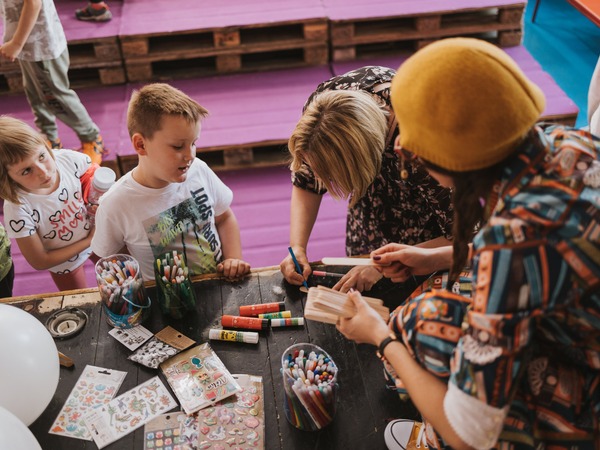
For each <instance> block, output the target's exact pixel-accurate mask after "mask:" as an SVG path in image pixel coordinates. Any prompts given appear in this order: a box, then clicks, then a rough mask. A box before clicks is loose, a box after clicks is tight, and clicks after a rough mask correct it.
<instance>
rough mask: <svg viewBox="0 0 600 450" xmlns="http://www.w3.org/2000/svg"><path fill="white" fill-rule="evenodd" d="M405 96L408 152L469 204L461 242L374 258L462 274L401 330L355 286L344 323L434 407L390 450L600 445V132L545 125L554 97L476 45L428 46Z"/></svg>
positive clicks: (405, 316) (401, 143) (405, 267)
mask: <svg viewBox="0 0 600 450" xmlns="http://www.w3.org/2000/svg"><path fill="white" fill-rule="evenodd" d="M391 98H392V106H393V108H394V111H395V113H396V118H397V119H398V124H399V127H400V129H401V130H402V133H401V134H400V137H399V138H398V140H397V143H396V144H397V145H396V151H397V152H398V153H400V154H401V155H402V157H403V158H404V159H405V160H407V161H408V160H413V159H418V160H419V161H420V162H421V163H422V164H423V165H424V166H425V167H426V168H427V170H428V171H429V173H430V174H431V175H432V176H433V177H434V178H436V179H437V180H438V181H439V182H440V183H441V184H442V185H444V186H448V187H451V188H452V189H453V202H454V206H455V209H454V230H453V237H454V238H453V246H452V247H447V248H445V249H442V250H436V251H433V250H424V249H415V248H410V247H406V246H402V245H397V244H390V245H387V246H384V247H383V248H381V249H378V250H376V251H374V252H373V253H372V254H371V258H372V259H374V260H376V261H378V262H379V263H380V264H381V266H380V270H381V272H382V273H383V274H384V276H386V277H390V278H396V279H402V278H403V277H405V276H406V275H407V273H417V274H418V273H425V271H426V270H427V271H429V270H431V268H435V269H449V270H450V272H449V276H448V281H447V283H446V286H445V287H444V286H443V285H444V283H440V282H437V281H436V282H433V283H432V285H433V286H438V287H437V288H435V287H434V288H432V289H424V292H422V293H420V294H419V295H414V296H412V297H411V298H409V299H408V300H407V302H405V303H404V304H403V305H402V306H400V307H399V308H398V309H397V310H396V311H395V312H394V313H393V314H392V316H391V319H390V321H389V324H386V323H385V322H384V321H383V320H382V319H381V318H380V317H379V316H378V314H377V313H375V312H374V311H373V310H372V309H371V308H370V307H369V306H368V305H367V303H366V302H365V301H364V300H363V299H362V298H361V295H360V294H359V293H358V292H351V293H350V294H349V298H350V299H351V301H352V302H353V304H354V305H355V307H356V310H357V312H356V314H355V315H354V316H353V317H351V318H348V319H341V320H340V322H338V324H337V328H338V330H339V331H341V332H342V333H343V334H344V335H345V336H346V337H347V338H349V339H352V340H354V341H356V342H359V343H368V344H373V345H375V346H378V353H379V355H380V357H381V359H382V360H383V362H384V366H385V367H386V369H387V372H388V373H389V374H390V375H391V379H392V380H393V382H394V383H395V386H396V387H397V389H398V391H399V392H402V393H404V394H407V395H408V396H409V397H410V399H411V400H412V402H413V403H414V405H415V406H416V407H417V409H418V410H419V412H420V413H421V417H422V419H423V423H421V422H415V421H412V420H403V419H398V420H394V421H392V422H390V423H389V424H388V426H387V428H386V430H385V433H384V435H385V440H386V444H387V445H388V448H390V449H403V448H414V447H408V446H409V445H412V444H415V443H416V444H415V445H416V446H417V447H418V446H420V445H426V446H428V447H429V448H447V447H452V448H454V449H464V448H476V449H489V448H502V449H516V448H518V449H526V448H528V449H534V448H535V449H539V448H552V449H590V450H591V449H598V448H600V161H599V150H600V141H599V140H598V139H597V138H596V137H594V136H593V135H591V134H589V133H587V132H585V131H582V130H577V129H573V128H570V127H566V126H557V125H546V124H536V122H537V121H538V119H539V117H540V114H541V113H542V111H543V110H544V106H545V99H544V96H543V94H542V92H541V90H540V89H539V88H538V87H537V86H536V85H534V84H533V83H532V82H531V81H530V80H529V79H527V78H526V76H525V75H524V74H523V72H522V71H521V70H520V68H519V67H518V66H517V64H516V63H515V62H514V61H513V60H511V59H510V58H509V57H508V56H507V55H506V53H504V52H503V51H502V50H501V49H499V48H498V47H496V46H494V45H492V44H489V43H487V42H484V41H480V40H477V39H471V38H452V39H446V40H441V41H438V42H436V43H433V44H430V45H429V46H427V47H425V48H424V49H422V50H420V51H418V52H417V53H415V54H414V55H413V56H412V57H410V58H409V59H408V60H407V61H406V62H405V63H404V64H403V65H402V66H401V67H400V69H399V70H398V72H397V74H396V76H395V77H394V79H393V81H392V87H391ZM476 227H478V228H479V231H478V233H477V235H476V236H475V238H474V239H471V237H472V234H471V233H472V230H473V229H474V228H476ZM468 265H470V267H471V271H472V272H471V273H472V276H471V277H469V278H466V277H465V275H466V274H468V273H469V272H463V269H464V267H466V266H468ZM436 277H437V278H440V279H442V278H443V277H442V276H441V275H439V274H438V275H434V278H436ZM457 281H459V282H457ZM440 285H441V287H440ZM467 292H471V293H472V295H469V294H467V295H465V293H467Z"/></svg>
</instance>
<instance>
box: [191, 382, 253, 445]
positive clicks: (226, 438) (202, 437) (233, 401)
mask: <svg viewBox="0 0 600 450" xmlns="http://www.w3.org/2000/svg"><path fill="white" fill-rule="evenodd" d="M233 377H234V378H235V379H236V380H237V381H238V383H239V384H240V387H241V389H242V390H241V391H240V392H238V393H237V394H236V395H234V396H231V397H228V398H226V399H224V400H221V401H220V402H218V403H217V404H216V405H214V406H211V407H210V408H206V409H203V410H201V411H200V412H198V431H199V432H200V434H199V442H198V449H199V450H200V449H201V450H208V449H212V450H223V449H236V450H246V449H261V448H264V446H265V444H264V442H265V412H264V394H263V384H262V378H261V377H255V376H251V375H233Z"/></svg>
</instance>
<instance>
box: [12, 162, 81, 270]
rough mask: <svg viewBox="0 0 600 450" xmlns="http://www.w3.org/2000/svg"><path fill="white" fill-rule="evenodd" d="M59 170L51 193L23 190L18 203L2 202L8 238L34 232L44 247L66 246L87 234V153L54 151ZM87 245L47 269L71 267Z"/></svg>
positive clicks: (52, 248) (75, 264) (78, 260)
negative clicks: (83, 177) (84, 192)
mask: <svg viewBox="0 0 600 450" xmlns="http://www.w3.org/2000/svg"><path fill="white" fill-rule="evenodd" d="M54 157H55V160H56V166H57V168H58V172H59V173H60V185H59V186H58V189H56V190H55V191H54V192H52V193H51V194H47V195H39V194H31V193H28V192H23V193H22V194H21V196H20V200H21V204H20V205H18V204H15V203H11V202H8V201H5V202H4V222H5V228H6V232H7V234H8V237H10V238H15V239H18V238H24V237H27V236H31V235H32V234H34V233H37V234H38V235H39V237H40V239H41V241H42V244H43V246H44V248H45V249H46V250H54V249H57V248H62V247H66V246H67V245H70V244H72V243H74V242H77V241H80V240H81V239H84V238H85V237H87V235H88V234H89V232H90V223H89V221H88V219H87V215H86V210H85V204H84V202H83V199H82V192H81V180H80V178H81V175H82V174H83V173H85V171H86V170H87V169H88V167H89V166H90V164H91V162H92V161H91V160H90V158H89V156H86V155H84V154H82V153H79V152H75V151H72V150H58V151H55V152H54ZM90 252H91V250H90V249H89V248H88V249H86V250H85V251H84V252H81V253H79V254H78V255H76V256H74V257H73V258H71V259H70V260H68V261H66V262H64V263H62V264H59V265H57V266H54V267H52V268H50V269H49V270H50V272H54V273H64V272H65V271H70V270H74V269H76V268H77V267H79V266H80V265H81V264H83V263H84V262H85V261H86V259H88V257H89V256H90Z"/></svg>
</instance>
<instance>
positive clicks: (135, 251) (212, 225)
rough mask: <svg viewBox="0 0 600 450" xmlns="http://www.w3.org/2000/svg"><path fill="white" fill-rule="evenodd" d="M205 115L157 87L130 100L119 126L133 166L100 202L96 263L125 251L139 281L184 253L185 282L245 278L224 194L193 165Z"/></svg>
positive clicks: (228, 196)
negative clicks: (188, 278)
mask: <svg viewBox="0 0 600 450" xmlns="http://www.w3.org/2000/svg"><path fill="white" fill-rule="evenodd" d="M207 115H208V111H207V110H206V109H204V108H203V107H202V106H200V105H199V104H198V103H196V102H195V101H194V100H192V99H191V98H190V97H188V96H187V95H186V94H184V93H183V92H181V91H180V90H178V89H175V88H173V87H172V86H170V85H168V84H164V83H156V84H150V85H147V86H145V87H143V88H142V89H140V90H139V91H136V92H134V93H133V95H132V97H131V100H130V102H129V109H128V111H127V127H128V130H129V135H130V137H131V143H132V144H133V148H134V149H135V151H136V153H137V154H138V165H137V167H136V168H134V169H133V170H132V171H131V172H129V173H127V174H126V175H124V176H123V177H121V179H119V181H117V183H115V185H113V187H112V188H111V189H110V190H109V191H108V192H107V193H106V194H105V195H104V196H103V197H102V199H101V202H100V207H99V208H98V212H97V214H96V234H95V236H94V238H93V240H92V250H93V251H94V253H95V254H96V255H98V256H108V255H110V254H113V253H117V252H121V251H126V252H128V253H129V254H131V255H132V256H133V257H134V258H135V259H137V260H138V262H139V263H140V266H141V269H142V274H143V276H144V279H145V280H151V279H153V278H154V271H153V270H154V269H153V262H154V261H155V260H156V259H157V258H158V257H160V256H161V255H162V254H164V253H166V252H170V251H173V250H177V252H179V253H184V254H185V256H186V259H187V262H188V266H189V268H190V273H191V274H192V275H197V274H200V273H207V272H215V271H217V272H220V273H222V274H223V275H224V276H225V277H227V278H229V279H237V278H240V277H242V276H244V275H246V274H247V273H248V272H249V270H250V265H249V264H248V263H246V262H244V261H242V259H241V258H242V249H241V240H240V232H239V228H238V223H237V220H236V218H235V215H234V214H233V211H232V210H231V208H230V204H231V201H232V198H233V194H232V192H231V190H230V189H229V188H228V187H227V186H225V184H223V182H222V181H221V180H220V179H219V178H218V177H217V176H216V175H215V174H214V172H213V171H212V170H211V169H210V168H209V167H208V166H207V165H206V163H204V162H203V161H201V160H199V159H197V158H196V140H197V139H198V136H199V134H200V121H201V119H203V118H204V117H206V116H207Z"/></svg>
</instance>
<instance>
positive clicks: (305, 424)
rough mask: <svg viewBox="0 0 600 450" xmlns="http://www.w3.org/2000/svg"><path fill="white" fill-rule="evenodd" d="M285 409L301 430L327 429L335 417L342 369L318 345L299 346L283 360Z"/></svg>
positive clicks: (294, 347) (287, 416) (287, 351)
mask: <svg viewBox="0 0 600 450" xmlns="http://www.w3.org/2000/svg"><path fill="white" fill-rule="evenodd" d="M281 373H282V376H283V390H284V391H283V392H284V398H283V402H284V404H283V409H284V411H285V417H286V418H287V420H288V422H290V423H291V424H292V425H293V426H295V427H296V428H298V429H300V430H306V431H316V430H320V429H321V428H323V427H326V426H327V425H329V424H330V423H331V421H332V420H333V417H334V416H335V409H336V400H337V390H338V384H337V374H338V368H337V366H336V365H335V362H334V361H333V359H331V356H329V355H328V354H327V352H325V351H324V350H323V349H322V348H320V347H318V346H316V345H314V344H307V343H302V344H296V345H292V346H291V347H289V348H288V349H287V350H286V351H285V352H283V355H282V356H281Z"/></svg>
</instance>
